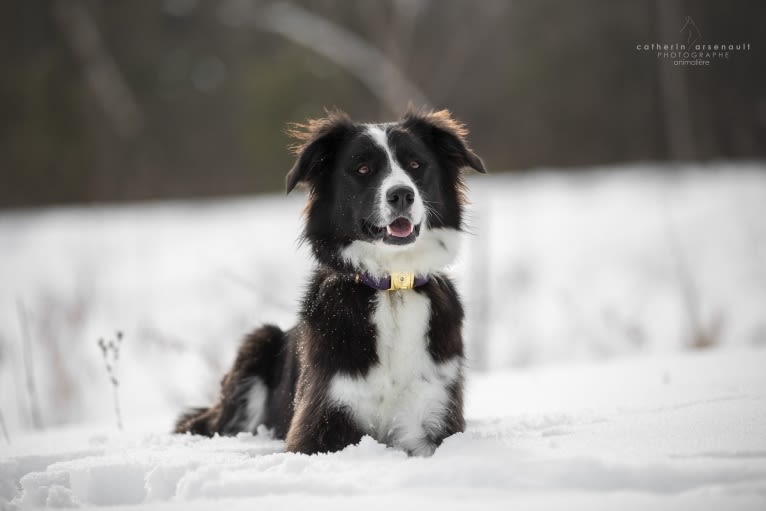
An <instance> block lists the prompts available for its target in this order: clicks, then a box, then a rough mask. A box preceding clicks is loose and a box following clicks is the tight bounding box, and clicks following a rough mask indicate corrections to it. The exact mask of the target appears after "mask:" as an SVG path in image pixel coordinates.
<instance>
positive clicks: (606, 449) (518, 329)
mask: <svg viewBox="0 0 766 511" xmlns="http://www.w3.org/2000/svg"><path fill="white" fill-rule="evenodd" d="M470 187H471V190H472V191H471V198H472V200H473V203H474V204H473V206H472V211H471V214H470V224H471V231H472V233H473V234H475V235H474V236H469V237H468V242H467V244H466V250H465V251H464V254H463V256H462V257H461V261H460V262H459V263H458V264H457V265H456V266H455V267H454V268H453V273H454V276H455V278H456V279H457V281H458V285H459V287H460V289H461V290H462V293H463V295H464V302H465V304H466V308H467V313H468V324H467V326H466V337H467V341H468V351H469V356H470V364H471V367H472V370H471V372H470V374H469V381H470V386H469V392H468V395H467V407H468V410H467V411H468V416H469V419H470V421H469V429H468V431H467V432H466V433H465V434H464V435H460V436H458V437H455V438H451V439H450V440H449V441H448V442H446V443H445V445H444V446H443V447H442V448H440V449H439V451H437V454H436V455H435V456H434V457H433V458H431V459H428V460H421V459H406V458H405V457H404V456H403V455H402V454H401V453H398V452H395V451H391V450H387V449H385V448H384V447H382V446H380V445H376V444H375V443H374V442H372V441H371V440H369V439H367V440H365V441H364V442H362V444H361V445H359V446H355V447H351V448H349V449H347V450H346V451H344V452H342V453H338V454H333V455H326V456H317V457H311V458H308V457H304V456H294V455H287V454H282V453H279V451H280V450H281V444H280V443H279V442H276V441H273V440H270V439H269V438H268V436H267V435H266V434H260V435H257V436H255V437H251V436H242V437H239V438H236V439H231V438H226V439H223V438H218V439H212V440H203V439H198V438H191V437H174V436H171V435H167V434H165V432H166V431H168V430H169V427H170V424H171V422H172V416H173V414H174V413H175V412H176V411H177V410H180V409H181V408H182V407H184V406H187V405H199V404H205V403H207V402H209V400H210V399H212V398H213V396H214V394H215V392H216V390H217V382H218V380H219V379H220V376H221V374H222V373H223V371H224V370H225V368H226V367H227V366H228V364H229V363H230V362H231V360H232V358H233V355H234V352H235V349H236V346H237V343H238V341H239V339H240V338H241V337H242V335H243V333H244V332H246V331H247V330H249V329H250V328H253V327H255V326H257V325H259V324H261V323H263V322H273V323H276V324H278V325H279V326H282V327H289V326H290V325H291V324H292V323H293V322H294V320H295V309H296V303H297V301H298V299H299V297H300V294H301V291H302V286H303V282H304V280H305V276H306V274H307V273H308V272H309V271H310V265H311V263H310V260H309V258H308V252H307V250H306V248H305V247H299V246H298V245H297V241H296V240H297V233H298V231H299V228H300V210H301V208H302V202H303V197H302V196H301V194H299V193H297V194H293V195H292V196H290V197H287V198H285V197H280V196H271V197H254V198H242V199H233V200H232V199H229V200H219V201H189V202H166V203H148V204H135V205H124V206H93V207H71V208H49V209H43V210H30V211H13V212H5V213H0V389H2V390H0V412H1V413H2V418H3V419H4V423H5V425H6V427H7V430H8V433H9V437H10V443H7V442H6V441H5V440H4V439H3V437H2V434H1V432H0V509H3V508H4V507H11V508H13V507H16V506H20V507H21V508H24V507H29V506H40V505H45V504H48V505H50V506H66V505H75V504H77V505H81V506H84V507H88V506H100V505H106V504H115V505H124V506H134V505H140V504H146V505H148V504H151V505H152V506H157V507H167V508H182V509H187V508H193V509H196V508H209V507H213V506H211V502H212V501H211V500H210V499H212V498H224V499H227V500H226V503H225V504H226V507H232V508H238V507H248V508H252V507H254V505H258V506H261V507H263V506H266V507H267V508H276V507H278V508H280V509H282V508H283V507H284V505H285V504H289V505H295V506H298V505H308V504H311V505H314V503H315V502H321V503H325V504H326V505H327V506H330V505H332V506H333V507H352V506H353V507H359V506H366V507H370V508H373V509H378V508H382V507H390V505H391V503H395V504H396V505H397V506H404V507H408V508H409V507H415V506H420V507H422V506H424V505H427V506H429V507H430V506H431V505H433V504H435V503H437V502H441V503H442V504H445V505H447V506H448V507H461V506H463V505H468V504H470V505H471V506H472V507H474V506H481V505H486V506H488V507H496V508H500V507H507V505H508V504H509V503H511V504H514V505H518V506H521V508H522V509H529V508H531V509H535V508H543V509H548V508H562V507H573V506H574V507H583V508H610V509H611V508H614V507H616V506H618V505H619V506H620V507H626V504H625V503H626V502H627V503H628V504H630V506H628V507H636V508H638V507H641V508H646V507H649V506H651V507H652V508H663V507H671V508H682V509H683V508H689V509H691V508H694V509H700V508H703V509H713V508H727V509H728V508H742V509H747V508H753V509H756V508H758V509H763V508H765V507H766V501H765V499H766V475H765V474H766V440H765V439H766V427H764V426H766V423H765V422H766V401H764V394H765V393H766V381H764V380H765V379H766V376H764V374H766V371H765V370H764V369H763V368H765V367H766V264H765V263H764V262H765V261H766V165H765V164H763V163H751V164H730V163H719V164H714V165H709V166H705V167H698V166H688V167H683V168H675V169H673V170H672V171H671V172H663V171H661V169H659V168H657V167H656V166H650V165H634V166H628V167H621V168H603V169H594V170H592V171H590V172H587V173H584V174H582V173H578V174H565V173H558V172H555V171H546V172H539V173H532V174H528V175H519V176H512V175H495V176H476V177H472V179H471V181H470ZM117 330H120V331H122V332H123V333H124V342H123V345H122V350H121V354H120V360H119V364H118V375H119V380H120V387H119V396H120V401H121V408H122V416H123V421H124V423H125V432H124V433H121V434H117V433H116V428H115V426H114V424H115V421H114V413H113V401H112V394H111V388H110V386H109V384H108V382H107V377H106V372H105V369H104V366H103V361H102V359H101V353H100V350H99V348H98V347H97V340H98V339H99V338H101V337H104V338H107V339H108V338H112V337H114V334H115V332H116V331H117ZM703 348H707V349H706V350H703ZM36 415H37V416H38V417H37V418H36V417H35V416H36ZM35 423H37V426H36V424H35ZM36 427H42V428H44V429H43V430H42V431H40V430H36ZM627 497H630V499H628V500H626V498H627ZM214 507H218V504H217V503H216V505H215V506H214Z"/></svg>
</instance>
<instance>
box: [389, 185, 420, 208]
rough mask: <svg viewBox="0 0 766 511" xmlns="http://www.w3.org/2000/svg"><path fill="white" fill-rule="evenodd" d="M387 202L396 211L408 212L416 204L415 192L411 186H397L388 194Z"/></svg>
mask: <svg viewBox="0 0 766 511" xmlns="http://www.w3.org/2000/svg"><path fill="white" fill-rule="evenodd" d="M386 200H387V201H388V204H389V205H390V206H391V207H392V208H393V210H394V211H406V210H407V208H409V207H410V206H412V203H413V202H415V190H413V189H412V188H410V187H409V186H395V187H394V188H391V189H390V190H389V191H388V192H386Z"/></svg>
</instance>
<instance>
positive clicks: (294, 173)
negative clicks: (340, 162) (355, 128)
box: [285, 110, 352, 193]
mask: <svg viewBox="0 0 766 511" xmlns="http://www.w3.org/2000/svg"><path fill="white" fill-rule="evenodd" d="M326 114H327V115H326V116H325V117H322V118H320V119H311V120H309V121H308V122H306V123H305V124H297V123H296V124H291V125H290V126H289V127H288V130H287V134H288V135H290V136H291V137H292V138H294V139H295V140H296V143H295V144H294V145H292V146H291V149H292V150H293V152H294V153H295V154H296V155H297V156H298V159H297V160H296V162H295V165H293V168H291V169H290V172H288V173H287V176H286V177H285V189H286V190H287V193H290V192H291V191H292V190H293V188H295V186H296V185H297V184H298V183H301V182H307V183H311V182H313V181H314V180H316V179H317V178H319V177H320V176H321V175H322V174H323V173H324V171H325V170H327V169H328V168H330V166H331V165H332V164H333V162H334V160H333V158H334V154H335V148H336V147H337V144H338V142H339V141H340V140H341V138H342V137H343V136H344V135H345V134H346V133H347V132H348V130H350V129H351V127H352V122H351V119H350V118H349V117H348V115H347V114H346V113H344V112H341V111H340V110H332V111H327V112H326Z"/></svg>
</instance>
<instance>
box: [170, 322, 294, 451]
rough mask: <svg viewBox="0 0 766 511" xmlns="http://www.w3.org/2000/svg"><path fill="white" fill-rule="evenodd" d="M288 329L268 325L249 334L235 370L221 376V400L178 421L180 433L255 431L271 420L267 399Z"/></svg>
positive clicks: (224, 433)
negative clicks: (284, 330)
mask: <svg viewBox="0 0 766 511" xmlns="http://www.w3.org/2000/svg"><path fill="white" fill-rule="evenodd" d="M285 339H286V336H285V333H284V332H283V331H282V330H280V329H279V328H278V327H276V326H272V325H265V326H263V327H261V328H259V329H257V330H255V331H254V332H253V333H251V334H250V335H248V336H247V337H245V340H244V341H243V342H242V344H241V345H240V347H239V351H238V352H237V358H236V360H235V361H234V365H233V366H232V368H231V370H230V371H229V372H228V373H227V374H226V376H224V377H223V380H221V394H220V397H219V399H218V402H217V403H216V404H215V405H214V406H212V407H210V408H193V409H190V410H188V411H186V412H185V413H183V414H181V416H180V417H179V418H178V420H177V421H176V425H175V430H174V431H175V432H176V433H192V434H195V435H207V436H213V435H214V434H215V433H218V434H221V435H236V434H237V433H239V432H242V431H247V432H251V433H254V432H255V430H256V428H257V427H258V426H259V425H260V424H267V425H268V422H270V421H269V417H268V413H267V408H266V406H267V402H268V397H269V392H270V389H271V388H274V387H275V386H276V383H277V382H276V380H277V379H278V378H279V373H280V370H279V367H278V366H279V364H278V362H277V360H278V359H279V354H280V352H281V351H283V347H284V344H285Z"/></svg>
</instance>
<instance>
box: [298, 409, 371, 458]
mask: <svg viewBox="0 0 766 511" xmlns="http://www.w3.org/2000/svg"><path fill="white" fill-rule="evenodd" d="M303 401H304V403H306V404H305V406H299V407H298V409H297V410H296V411H295V415H294V416H293V420H292V422H291V423H290V430H289V431H288V433H287V451H289V452H301V453H304V454H314V453H317V452H334V451H340V450H341V449H343V448H345V447H346V446H348V445H352V444H357V443H359V441H360V440H361V439H362V436H363V433H362V431H361V430H360V429H359V428H358V427H357V426H356V424H354V422H353V420H352V419H351V417H350V416H349V414H348V413H347V412H346V411H345V410H344V409H342V408H340V407H337V406H334V405H327V404H324V403H321V401H324V400H303Z"/></svg>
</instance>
